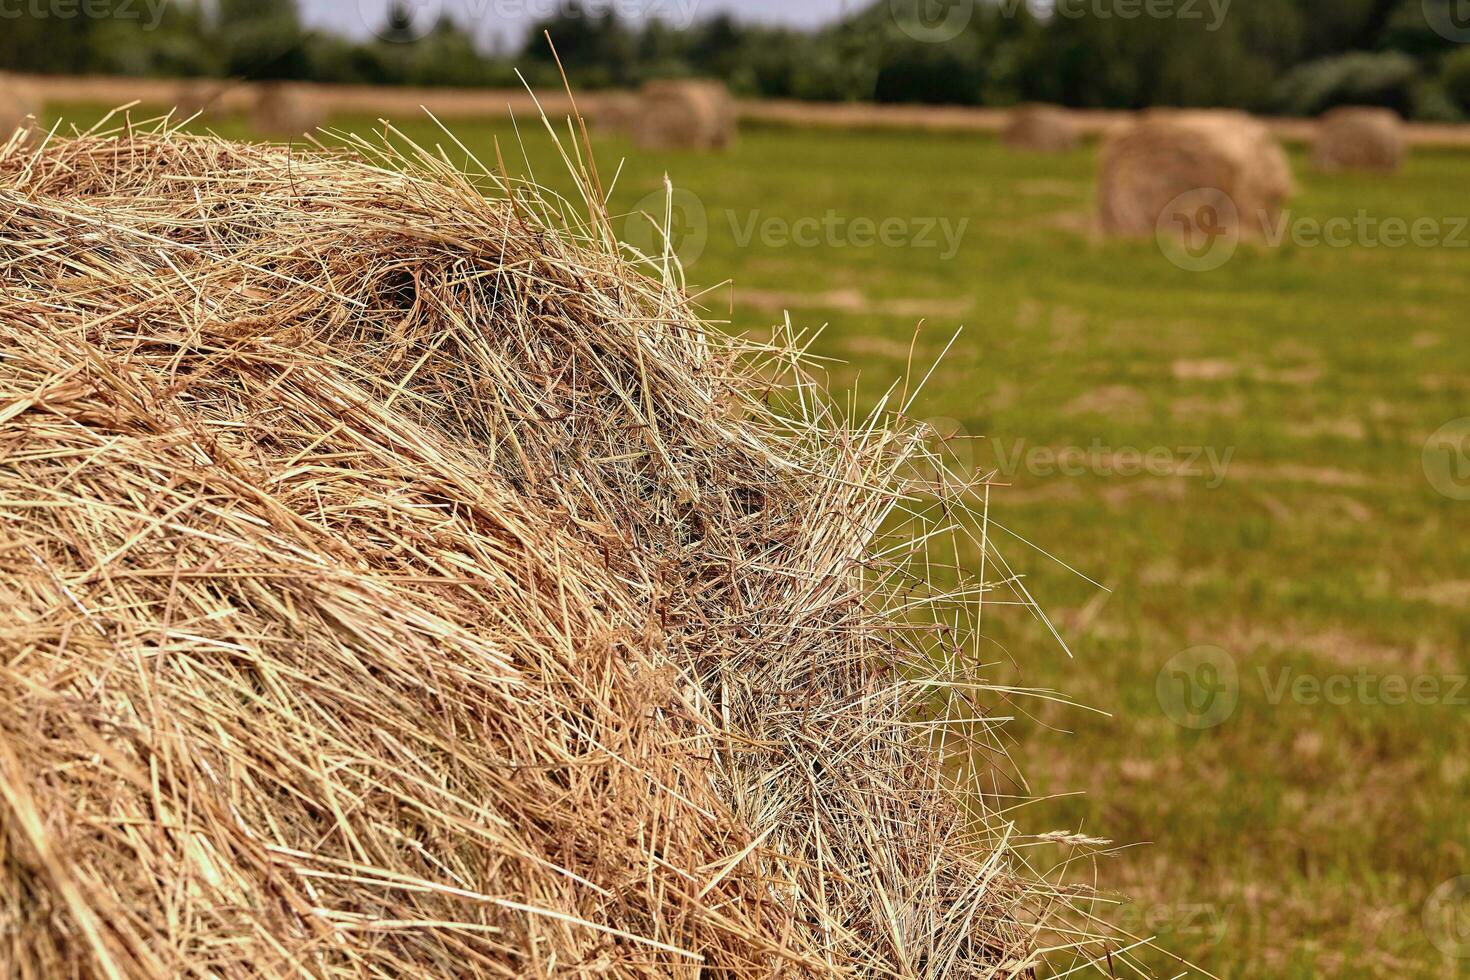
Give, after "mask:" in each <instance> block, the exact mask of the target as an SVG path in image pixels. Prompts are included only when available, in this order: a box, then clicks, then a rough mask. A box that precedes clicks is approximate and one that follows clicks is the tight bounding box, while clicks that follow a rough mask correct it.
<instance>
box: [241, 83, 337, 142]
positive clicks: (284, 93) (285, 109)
mask: <svg viewBox="0 0 1470 980" xmlns="http://www.w3.org/2000/svg"><path fill="white" fill-rule="evenodd" d="M325 121H326V113H325V112H323V111H322V108H321V106H320V105H319V104H318V103H317V102H316V101H315V100H314V99H312V98H311V97H310V96H309V95H306V94H305V93H303V92H300V91H298V90H296V89H294V88H291V87H290V86H287V85H284V84H281V83H277V82H271V83H267V84H264V85H261V86H260V87H259V89H258V91H257V92H256V95H255V105H254V106H253V107H252V110H251V113H250V122H251V125H252V126H253V127H254V128H255V130H256V132H258V133H261V134H264V135H267V136H301V135H302V134H304V133H310V132H312V131H314V130H316V129H318V128H319V127H320V126H321V125H322V124H323V123H324V122H325Z"/></svg>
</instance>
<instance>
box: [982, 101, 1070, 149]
mask: <svg viewBox="0 0 1470 980" xmlns="http://www.w3.org/2000/svg"><path fill="white" fill-rule="evenodd" d="M1001 139H1002V141H1004V142H1005V144H1006V145H1007V146H1009V147H1011V148H1012V149H1016V150H1030V151H1035V152H1038V153H1064V152H1066V151H1067V150H1071V149H1075V148H1076V147H1077V145H1078V143H1080V142H1081V141H1082V134H1081V132H1080V131H1079V130H1078V128H1077V124H1076V123H1075V122H1074V121H1073V120H1072V116H1071V114H1070V113H1068V112H1067V110H1065V109H1063V108H1061V107H1060V106H1052V105H1022V106H1017V107H1016V108H1015V109H1014V110H1013V111H1012V112H1011V114H1010V117H1009V119H1007V121H1006V127H1005V129H1004V130H1003V131H1002V133H1001Z"/></svg>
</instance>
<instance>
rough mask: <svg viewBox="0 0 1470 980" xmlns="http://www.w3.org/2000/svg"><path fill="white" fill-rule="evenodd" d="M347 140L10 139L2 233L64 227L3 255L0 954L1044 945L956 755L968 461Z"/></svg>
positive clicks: (966, 701) (122, 967)
mask: <svg viewBox="0 0 1470 980" xmlns="http://www.w3.org/2000/svg"><path fill="white" fill-rule="evenodd" d="M378 154H379V155H375V156H374V157H373V158H372V159H362V158H356V157H353V156H351V155H349V154H346V153H340V152H331V153H328V152H313V151H311V150H307V151H305V152H303V151H301V149H300V148H299V147H298V148H294V152H293V148H287V147H283V146H278V145H272V144H266V143H255V144H250V143H243V144H242V143H232V142H228V141H223V140H219V139H215V138H210V137H200V136H190V135H187V134H182V133H178V132H170V131H169V130H168V129H167V128H166V127H161V128H160V129H159V130H158V131H155V132H151V133H150V132H142V131H137V130H135V129H131V128H130V129H128V130H126V131H113V132H105V133H91V134H88V135H86V136H82V137H76V138H63V139H57V140H54V141H51V142H49V143H48V144H47V145H46V146H45V147H42V148H40V149H38V150H32V151H30V152H20V151H9V150H0V190H3V191H4V193H5V198H6V207H5V208H4V209H0V236H3V237H6V238H16V239H20V240H33V239H34V238H35V236H36V235H37V233H38V232H37V229H43V230H44V233H45V235H46V236H47V241H48V243H53V244H54V247H48V248H30V249H16V250H12V251H13V253H14V254H12V255H10V256H8V260H7V261H6V262H4V263H0V291H4V292H5V294H6V295H7V302H6V303H5V304H3V306H0V404H3V405H6V406H7V410H6V418H5V429H6V435H7V437H9V438H10V439H11V441H12V442H14V443H15V444H16V445H19V446H23V447H24V451H23V452H18V453H12V454H10V456H9V457H8V458H7V459H5V461H4V462H3V464H0V527H5V528H9V529H17V530H18V531H19V533H20V534H21V538H20V539H19V544H18V545H17V546H15V547H7V548H0V649H4V650H7V651H19V652H18V653H17V654H16V655H13V656H7V657H6V658H5V661H4V665H5V669H4V670H0V703H3V704H4V705H5V706H6V710H4V711H0V922H4V923H5V924H6V926H7V927H8V928H7V930H6V934H5V936H4V942H3V945H0V948H3V953H0V957H3V960H4V962H5V964H6V966H7V968H8V972H9V973H11V974H14V975H16V976H22V977H42V976H87V977H91V976H118V977H168V976H194V975H210V976H245V975H249V976H268V977H278V976H280V977H284V976H300V975H311V976H323V977H326V976H334V977H335V976H343V977H346V976H374V975H377V976H389V975H405V974H424V975H435V976H437V975H445V974H448V975H453V976H455V977H463V978H466V980H470V978H479V977H492V976H493V977H505V976H561V975H568V976H583V975H586V976H592V975H597V976H616V977H646V978H655V977H692V976H696V975H700V976H721V977H757V976H771V975H790V976H822V977H828V976H830V977H836V976H843V977H847V976H854V975H865V974H872V975H885V976H913V975H915V971H916V970H920V971H924V967H925V965H926V964H927V965H928V966H929V967H933V966H934V963H933V962H932V961H929V960H925V959H924V958H923V957H924V956H927V955H929V951H939V952H936V953H934V954H933V955H935V956H936V957H942V958H943V959H944V960H945V962H946V963H949V964H953V966H952V968H950V967H946V968H945V969H944V970H942V971H930V972H933V974H934V975H936V976H938V975H941V973H942V975H944V976H953V977H959V976H982V975H983V976H991V975H994V974H997V973H1003V972H1013V971H1014V968H1015V964H1016V963H1021V962H1028V961H1031V960H1032V956H1033V954H1034V943H1035V928H1034V925H1033V923H1034V922H1036V921H1039V919H1040V917H1041V916H1043V915H1044V916H1046V917H1047V919H1048V921H1053V922H1054V921H1056V919H1057V915H1058V910H1057V908H1056V897H1055V895H1056V890H1055V888H1053V887H1051V886H1040V885H1028V884H1027V883H1025V882H1024V881H1023V880H1022V879H1020V878H1018V877H1017V875H1016V873H1015V869H1016V867H1017V866H1018V864H1019V863H1020V861H1021V860H1022V859H1019V858H1014V857H1012V856H1011V855H1010V854H1009V852H1008V845H1006V844H1005V843H1004V842H1005V841H1006V840H1008V839H1010V838H1011V836H1012V834H1013V827H1012V824H1011V823H1010V821H1009V819H1008V818H1006V817H1005V816H1003V815H1001V814H991V816H990V817H987V814H989V813H990V811H988V810H987V809H986V806H987V800H988V797H986V796H984V795H982V794H981V793H980V792H979V791H978V789H977V791H976V792H974V793H968V792H965V791H964V788H963V781H962V780H960V779H959V778H958V773H957V769H956V767H955V765H954V761H955V758H954V757H955V755H956V754H957V753H958V752H960V751H963V752H965V753H966V754H967V756H966V757H967V758H969V757H970V756H969V753H972V752H975V751H978V750H980V748H981V747H982V746H983V745H985V744H988V743H987V742H986V741H984V739H985V733H987V732H989V731H990V729H991V725H992V723H991V721H990V720H989V719H987V718H983V717H980V716H979V714H978V713H979V712H986V713H988V712H989V711H990V707H991V706H990V705H987V704H985V703H984V699H983V696H982V693H981V692H982V691H983V690H984V688H983V687H981V686H979V685H977V684H975V682H974V678H975V676H976V675H975V674H974V673H973V670H974V668H971V667H969V666H962V665H959V664H956V665H955V666H954V668H952V670H953V673H951V669H950V668H948V667H941V666H940V665H944V664H950V663H953V662H954V658H955V656H956V650H963V649H968V648H969V645H970V644H974V643H976V639H975V637H974V636H973V635H971V634H970V633H969V632H968V627H966V626H965V625H964V624H965V623H967V622H969V621H970V619H972V618H974V617H973V615H972V614H973V613H974V612H975V611H976V610H975V609H974V607H973V606H972V605H971V604H970V599H969V598H968V596H969V595H970V592H969V586H968V585H967V584H964V583H961V584H960V585H959V586H958V589H959V590H960V594H961V597H960V598H956V597H955V593H956V589H957V586H956V584H955V583H953V582H949V581H944V582H936V583H934V584H933V585H932V587H927V588H926V586H925V584H924V583H925V582H926V581H927V579H926V577H925V576H926V575H927V574H928V569H929V568H931V567H933V563H931V562H930V561H929V560H928V558H927V557H926V555H925V554H924V549H925V548H926V547H927V546H928V544H927V542H930V541H939V540H940V539H941V538H943V536H944V535H943V534H942V533H941V532H942V531H943V530H944V529H945V528H952V529H954V530H953V531H952V533H954V534H956V535H958V534H964V533H967V531H966V530H961V529H963V528H968V527H971V526H973V525H972V524H970V523H968V522H969V521H970V520H971V519H972V518H973V515H966V514H965V513H963V504H962V503H961V501H963V500H964V499H965V498H966V493H965V492H964V490H963V488H943V487H940V488H939V489H938V490H937V491H936V492H938V493H939V494H940V498H941V499H942V500H944V501H945V502H946V503H945V508H944V513H943V514H941V515H937V516H936V517H935V518H934V520H935V521H936V523H935V524H934V525H932V526H931V525H928V524H925V525H924V528H927V530H924V528H921V529H920V530H918V531H916V530H915V529H914V528H903V529H894V528H888V527H886V525H887V524H888V517H889V516H890V515H891V514H893V513H894V512H895V511H896V510H898V509H901V508H902V507H903V506H905V505H906V504H907V502H908V501H910V500H911V499H912V489H913V485H912V483H911V482H909V481H910V480H911V479H914V478H912V477H909V476H905V475H903V474H911V473H915V472H921V471H922V472H927V471H925V470H923V465H922V464H923V458H924V457H923V456H922V455H921V454H922V453H924V452H926V451H927V450H926V445H927V441H926V438H925V432H924V431H923V430H918V429H915V428H912V427H911V426H909V425H908V424H907V423H905V422H903V420H902V419H901V418H900V417H898V416H874V417H873V418H871V419H865V420H859V421H854V422H852V423H846V422H844V421H841V420H842V419H843V418H845V416H844V415H843V414H842V412H841V409H840V407H839V406H840V401H837V400H834V399H831V398H830V396H827V395H826V394H824V393H823V392H821V391H820V390H818V389H816V388H814V386H813V383H812V381H811V376H810V374H809V373H807V369H806V368H805V367H803V366H801V365H800V364H799V358H798V357H797V355H796V344H797V343H798V340H797V339H796V338H784V339H783V338H782V337H779V336H778V337H776V338H763V339H760V340H750V341H747V340H744V339H742V338H738V337H733V336H730V335H728V334H726V333H724V332H723V331H722V330H721V329H720V328H719V327H717V326H711V325H708V324H705V323H704V322H702V321H701V320H700V319H699V318H698V316H697V314H696V313H695V312H694V309H693V307H692V305H691V303H690V301H689V300H688V299H687V298H686V297H685V295H684V294H683V292H682V291H681V289H680V288H679V286H678V283H677V282H676V281H674V280H672V279H670V278H666V277H668V276H670V275H672V273H670V272H669V271H667V270H665V269H664V267H662V266H658V267H657V269H658V272H657V275H658V278H651V277H650V276H649V275H648V274H645V273H643V272H640V271H638V270H637V269H635V268H633V267H631V266H630V263H629V260H628V258H627V254H626V251H625V250H624V249H623V248H621V247H620V246H619V245H618V244H617V243H616V242H611V241H603V240H602V238H601V236H588V235H587V234H586V233H585V228H584V226H583V225H581V224H579V223H576V224H571V225H567V224H561V223H558V222H559V221H560V218H559V215H561V214H562V209H560V208H559V207H556V206H552V205H549V204H546V203H545V202H541V201H537V200H536V199H535V192H534V189H532V188H526V187H522V186H520V185H517V187H516V189H515V191H514V193H515V198H514V199H510V198H508V197H505V196H494V195H493V194H487V193H485V192H484V189H483V188H482V187H480V186H479V183H478V182H476V181H475V180H473V179H470V178H467V177H466V176H465V175H462V174H460V173H457V172H454V171H452V170H451V169H450V168H449V167H448V166H447V165H446V164H445V163H444V161H443V160H442V159H440V158H439V157H438V156H437V155H436V154H435V153H434V152H433V151H432V150H419V149H417V148H414V149H411V150H408V151H404V152H403V153H402V154H401V155H398V154H395V151H394V150H392V149H380V150H378ZM383 155H387V156H389V157H390V159H388V160H386V161H385V160H383V159H382V156H383ZM582 177H583V179H582V180H581V183H582V184H583V185H584V186H586V185H590V184H591V181H590V180H589V179H586V176H585V174H584V175H582ZM587 203H588V205H589V207H597V206H599V205H597V203H596V202H595V201H589V202H587ZM98 214H106V215H108V217H109V221H108V233H107V234H106V235H98V234H96V227H97V224H96V217H95V216H96V215H98ZM201 215H206V216H207V218H208V223H209V228H208V234H207V244H208V247H207V248H201V247H200V244H201V241H203V240H204V239H203V237H202V235H203V234H204V233H203V232H202V231H201V227H200V220H201ZM603 217H604V218H605V217H606V215H605V214H604V215H603ZM569 220H571V221H574V222H580V220H581V219H580V218H575V219H569ZM546 222H552V223H550V224H547V223H546ZM649 268H650V269H653V268H654V267H649ZM108 309H117V310H142V311H146V316H145V317H144V319H143V321H139V320H138V319H137V318H131V319H129V318H123V319H119V318H116V317H113V318H110V319H109V318H101V319H100V320H99V317H98V316H97V313H98V311H99V310H108ZM140 322H141V323H143V326H142V327H140ZM38 324H45V329H43V330H41V329H37V325H38ZM144 327H146V329H144ZM140 330H142V331H143V334H146V336H145V335H141V334H140ZM800 342H801V343H804V342H805V341H804V340H802V341H800ZM787 364H790V365H791V367H790V369H789V371H788V370H787V369H786V368H784V367H781V366H782V365H787ZM773 365H775V366H773ZM38 392H40V393H42V395H44V397H41V396H38V394H37V393H38ZM916 454H920V455H919V456H918V458H916ZM926 479H927V478H926ZM933 479H934V480H936V481H940V480H942V477H940V476H937V475H936V476H935V477H933ZM42 504H44V506H42ZM890 532H892V536H890ZM939 546H940V547H941V548H958V547H959V545H958V543H957V542H956V541H955V540H953V539H951V540H950V541H949V542H948V543H947V544H946V543H940V544H939ZM895 562H897V563H898V564H895ZM961 610H963V614H962V612H961ZM951 612H953V616H951V615H950V613H951ZM951 621H952V622H951ZM935 622H942V623H945V624H946V628H945V629H944V630H943V631H937V630H935V629H934V628H933V624H934V623H935ZM936 671H942V673H939V674H937V678H938V681H937V685H938V691H939V692H940V693H939V694H938V695H936V687H935V686H931V685H929V684H920V683H916V682H915V680H914V679H915V678H919V677H925V678H927V677H936ZM925 672H927V673H925ZM951 677H954V678H956V679H957V680H959V681H962V682H963V684H964V687H965V690H964V693H963V696H959V697H955V698H953V699H952V700H951V699H948V698H947V697H944V696H943V692H946V691H948V690H949V689H950V688H951V686H952V684H951V683H950V682H949V680H948V679H949V678H951ZM997 700H998V699H997ZM997 706H999V705H997ZM921 708H922V712H921V710H920V709H921ZM946 708H947V710H946ZM960 731H963V732H964V735H963V737H961V736H960V735H958V734H956V733H957V732H960ZM955 738H959V739H960V741H958V742H952V741H950V739H955ZM933 746H938V747H939V749H935V750H931V747H933ZM941 750H942V751H944V752H945V755H944V756H942V757H941V755H940V754H939V752H940V751H941ZM995 751H1001V749H999V748H996V749H995ZM957 794H960V798H957ZM1004 805H1005V806H1007V807H1009V806H1010V801H1009V797H1008V798H1007V800H1006V802H1005V804H1004Z"/></svg>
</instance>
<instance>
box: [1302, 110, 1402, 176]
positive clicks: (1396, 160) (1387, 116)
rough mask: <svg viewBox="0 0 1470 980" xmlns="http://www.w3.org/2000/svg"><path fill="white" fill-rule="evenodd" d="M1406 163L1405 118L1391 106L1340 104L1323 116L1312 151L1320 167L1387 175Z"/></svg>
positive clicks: (1315, 161)
mask: <svg viewBox="0 0 1470 980" xmlns="http://www.w3.org/2000/svg"><path fill="white" fill-rule="evenodd" d="M1403 162H1404V126H1403V120H1401V119H1400V118H1399V115H1398V113H1396V112H1394V111H1393V110H1392V109H1379V108H1373V107H1370V106H1340V107H1338V108H1336V109H1333V110H1332V111H1331V112H1328V113H1327V114H1326V115H1324V116H1323V117H1322V124H1321V127H1320V128H1319V129H1318V130H1317V146H1316V149H1315V150H1314V151H1313V153H1312V163H1313V164H1314V165H1315V166H1316V167H1317V169H1318V170H1323V171H1326V172H1328V173H1333V172H1336V171H1340V170H1362V171H1368V172H1371V173H1385V174H1387V173H1393V172H1394V171H1396V170H1398V169H1399V167H1400V166H1401V165H1402V164H1403Z"/></svg>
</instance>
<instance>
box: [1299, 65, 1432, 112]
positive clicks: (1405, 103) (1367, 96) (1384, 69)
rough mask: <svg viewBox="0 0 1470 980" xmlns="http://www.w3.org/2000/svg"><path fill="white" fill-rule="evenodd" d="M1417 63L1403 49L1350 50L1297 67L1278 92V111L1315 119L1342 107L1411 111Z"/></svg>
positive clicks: (1417, 74)
mask: <svg viewBox="0 0 1470 980" xmlns="http://www.w3.org/2000/svg"><path fill="white" fill-rule="evenodd" d="M1418 81H1419V65H1418V63H1417V62H1415V61H1414V59H1413V58H1410V57H1409V56H1408V55H1406V54H1403V53H1402V52H1399V51H1384V52H1370V51H1352V52H1349V53H1347V54H1340V55H1334V56H1333V57H1331V58H1319V59H1318V60H1316V61H1310V62H1308V63H1307V64H1305V65H1300V66H1298V67H1296V68H1293V69H1292V70H1291V71H1290V72H1288V73H1287V75H1286V77H1285V78H1283V79H1282V80H1281V82H1280V83H1279V84H1278V85H1277V88H1276V98H1275V102H1276V108H1277V109H1279V110H1280V111H1282V112H1285V113H1287V114H1288V115H1293V116H1315V115H1317V114H1318V113H1320V112H1323V111H1324V110H1327V109H1331V108H1332V107H1333V106H1339V105H1374V106H1384V107H1387V108H1389V109H1394V110H1396V111H1398V112H1399V113H1401V114H1403V115H1409V114H1411V113H1412V111H1413V103H1414V88H1415V84H1416V83H1417V82H1418Z"/></svg>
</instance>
